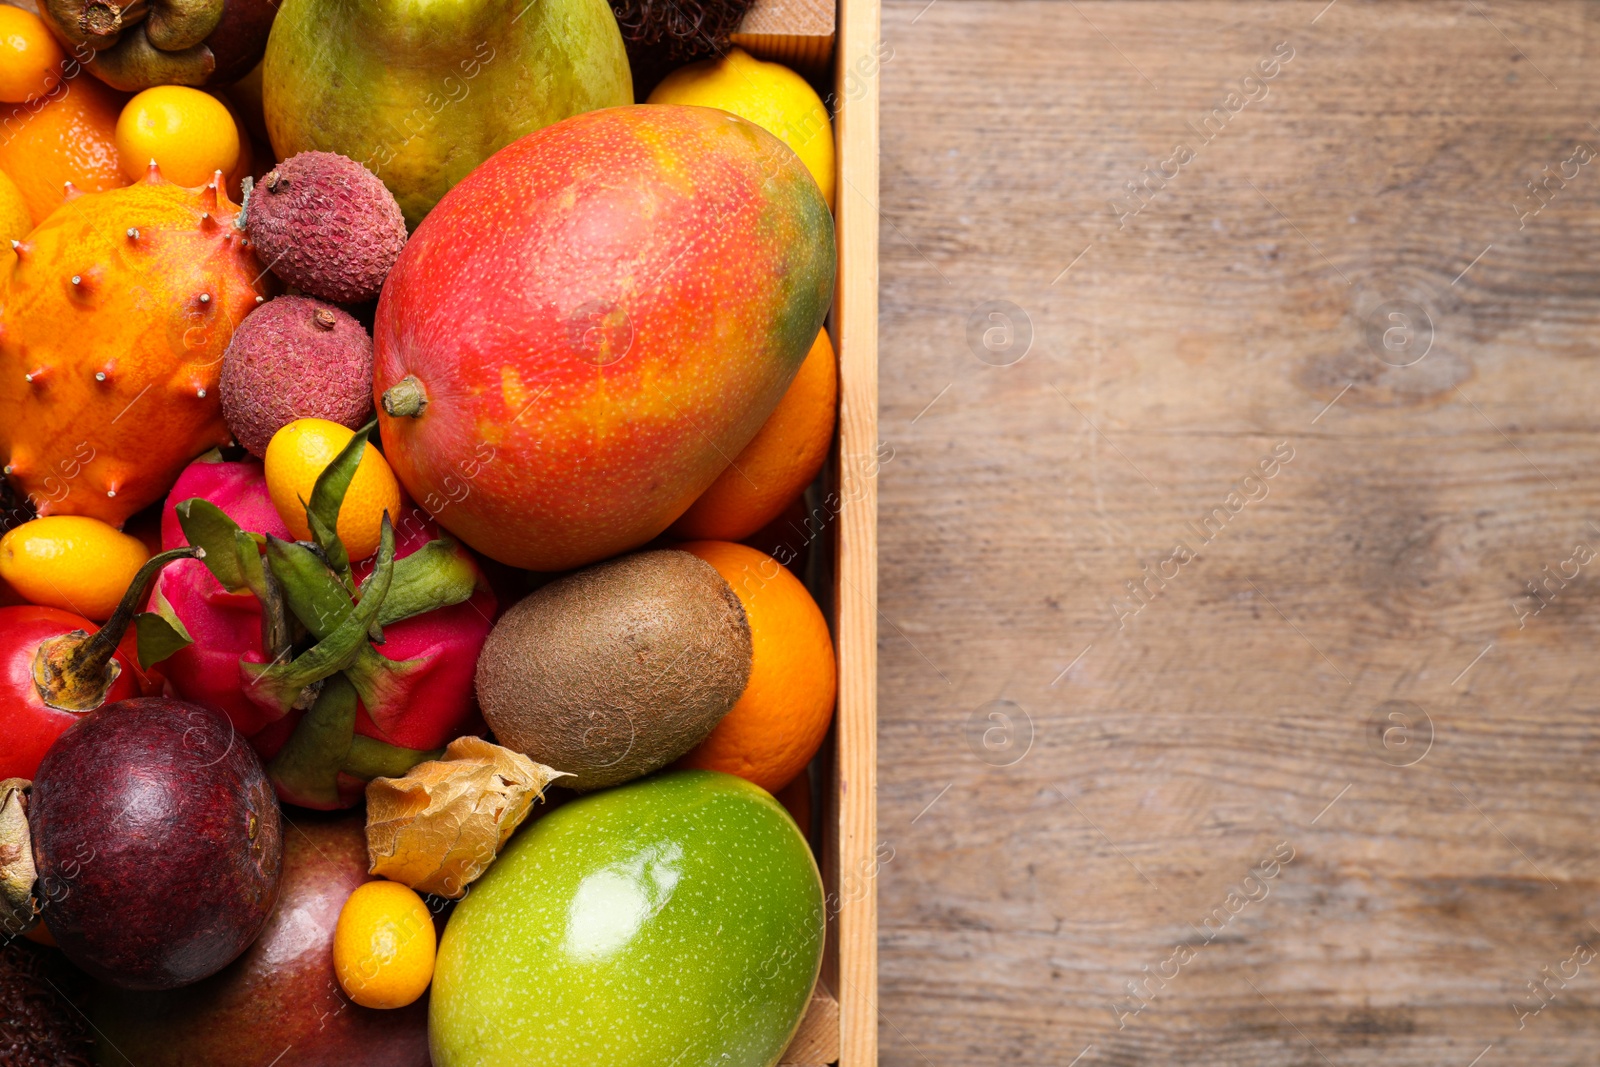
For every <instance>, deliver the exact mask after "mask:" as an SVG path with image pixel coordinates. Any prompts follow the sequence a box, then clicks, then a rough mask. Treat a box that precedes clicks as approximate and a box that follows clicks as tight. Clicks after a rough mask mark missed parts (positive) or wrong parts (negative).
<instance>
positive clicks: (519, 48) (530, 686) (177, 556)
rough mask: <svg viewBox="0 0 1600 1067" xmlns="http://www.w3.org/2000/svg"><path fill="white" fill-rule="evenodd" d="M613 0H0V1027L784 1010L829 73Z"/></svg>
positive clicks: (605, 1047)
mask: <svg viewBox="0 0 1600 1067" xmlns="http://www.w3.org/2000/svg"><path fill="white" fill-rule="evenodd" d="M623 8H624V11H625V13H627V12H632V11H633V9H628V8H626V5H623ZM742 9H743V4H742V3H733V4H725V5H724V6H723V7H722V8H717V9H715V10H713V9H712V8H710V7H709V6H706V5H700V6H695V7H693V8H692V9H691V10H692V11H694V12H700V14H699V15H696V16H695V17H696V18H700V19H701V20H702V21H705V25H706V26H707V27H714V29H715V33H714V34H713V36H716V35H720V34H723V33H725V32H727V31H728V30H729V29H730V28H731V27H733V26H734V25H736V23H737V19H738V16H739V12H740V11H742ZM708 13H709V14H708ZM634 14H637V12H634ZM634 14H629V15H628V17H627V19H626V22H627V25H626V27H625V32H626V42H625V40H624V32H623V31H619V28H618V23H617V18H616V16H615V15H614V14H613V5H611V4H608V3H607V0H542V2H541V3H539V4H536V5H531V6H529V5H526V4H524V3H522V2H521V0H444V8H443V9H440V8H438V7H437V5H435V6H431V7H426V9H424V8H419V7H418V6H417V5H413V4H404V3H398V2H395V0H339V2H334V0H281V3H280V2H279V0H195V2H185V3H181V4H180V3H173V2H172V0H150V2H148V3H146V2H145V0H137V2H129V3H123V2H121V0H41V2H40V4H39V13H38V14H34V13H33V12H31V11H28V10H23V9H22V8H21V7H17V6H11V5H10V4H8V3H5V2H4V0H0V105H3V108H4V109H5V110H6V111H7V114H6V115H5V117H4V118H3V119H0V459H3V466H4V493H3V504H4V513H3V515H0V1065H7V1064H28V1065H31V1064H78V1063H90V1062H96V1063H100V1064H119V1065H120V1064H132V1065H137V1067H202V1065H203V1067H247V1065H258V1064H260V1063H265V1062H267V1061H268V1060H271V1061H272V1062H273V1063H275V1064H278V1065H280V1067H295V1065H309V1067H322V1065H327V1067H332V1065H340V1067H366V1065H371V1067H378V1065H384V1067H389V1065H397V1067H429V1065H433V1067H457V1065H462V1067H465V1065H469V1064H479V1063H494V1064H503V1065H518V1064H530V1065H531V1064H539V1065H541V1067H543V1065H545V1064H552V1063H572V1064H576V1063H584V1064H590V1065H593V1067H651V1065H665V1064H669V1063H677V1062H680V1061H681V1062H694V1063H702V1062H704V1063H710V1062H715V1063H718V1064H726V1065H727V1067H773V1065H775V1064H776V1063H777V1062H778V1061H779V1060H780V1058H781V1057H782V1056H783V1053H784V1051H785V1049H786V1048H787V1047H788V1045H789V1042H790V1041H791V1040H792V1039H793V1037H794V1035H795V1033H796V1031H797V1030H798V1028H799V1027H800V1025H801V1022H802V1017H803V1016H804V1015H805V1013H806V1011H807V1009H808V1005H810V1004H811V1003H812V1001H813V996H814V990H815V987H816V986H817V980H818V975H819V973H820V969H821V960H822V946H823V941H824V934H825V921H826V909H825V907H824V901H823V889H822V882H821V878H820V876H819V873H818V867H817V863H816V861H815V859H814V856H813V851H812V839H813V827H812V825H811V821H812V820H811V810H812V762H813V758H814V757H815V756H816V754H817V752H818V750H819V749H820V748H821V746H822V744H823V740H824V738H825V737H826V735H827V733H828V730H829V726H830V724H831V722H832V719H833V713H834V701H835V692H836V674H835V666H834V649H833V641H832V637H831V635H830V633H829V628H828V622H827V619H826V618H825V616H824V615H823V612H822V610H821V609H820V608H819V606H818V604H817V600H816V599H815V598H814V596H813V593H812V587H810V586H808V585H807V581H806V579H807V577H808V573H811V574H812V576H813V577H814V576H815V572H818V571H819V570H820V568H816V567H812V566H809V565H808V561H809V559H810V554H809V551H808V546H809V544H810V543H811V542H812V541H814V540H816V539H817V537H818V535H819V533H820V532H821V531H820V530H819V529H818V527H817V524H816V519H815V516H816V515H819V514H822V513H823V511H822V510H821V509H815V508H812V507H808V506H807V505H806V503H805V496H806V494H807V493H808V492H812V493H814V492H816V490H815V484H816V481H817V478H818V476H819V473H820V471H821V468H822V465H823V463H824V461H825V459H826V457H827V455H828V454H829V451H830V448H831V444H832V440H833V432H834V426H835V408H836V405H837V399H838V393H837V384H836V382H837V371H838V368H837V363H836V360H835V354H834V350H833V347H832V344H831V342H830V340H829V338H828V334H827V333H826V331H825V329H824V326H825V322H826V319H827V316H828V312H829V308H830V304H831V300H832V294H833V291H834V284H835V280H836V278H835V261H836V256H837V253H836V248H835V241H834V226H833V217H832V205H833V200H834V189H835V186H834V177H835V175H834V157H833V137H832V131H831V127H830V116H829V114H828V111H827V109H826V108H825V107H824V106H823V103H822V101H821V99H820V98H819V97H818V96H817V94H816V92H815V90H814V89H813V88H812V87H811V86H810V85H809V84H808V83H807V82H806V81H805V79H804V78H802V77H800V76H799V75H798V74H796V73H795V72H793V71H790V70H788V69H786V68H784V67H781V66H779V65H777V64H773V63H767V62H763V61H761V60H759V59H756V58H754V57H752V56H750V55H747V54H745V53H744V52H742V51H740V50H738V49H731V50H729V51H727V52H726V54H725V55H722V56H721V57H720V58H713V59H709V60H704V61H702V62H697V63H693V64H691V65H689V66H683V65H682V63H683V61H684V59H685V58H688V57H690V56H692V55H693V54H695V52H694V50H693V49H685V48H684V47H683V41H682V40H679V39H678V38H679V37H681V36H682V35H681V34H678V33H677V31H676V30H674V29H673V28H672V27H671V26H667V25H657V23H659V22H660V19H656V20H655V21H654V22H651V21H650V20H649V19H644V18H642V17H641V18H635V17H634ZM711 14H714V15H716V18H715V19H714V20H710V21H706V20H707V19H709V18H710V15H711ZM711 39H712V37H708V38H707V40H708V41H709V40H711ZM625 45H626V46H625ZM673 67H676V68H677V69H675V70H672V72H671V73H670V75H668V76H667V77H666V78H665V79H661V80H660V84H659V85H655V83H656V81H657V80H658V77H659V75H660V74H662V73H663V72H665V71H666V70H669V69H671V68H673ZM646 71H648V72H649V73H648V76H647V77H646V76H645V74H644V72H646ZM646 82H647V83H648V84H646ZM652 85H654V86H655V87H654V89H653V91H652V92H651V93H650V95H649V100H648V102H647V103H643V104H638V103H635V102H634V91H635V88H636V86H639V87H643V88H648V87H649V86H652ZM814 503H815V499H814V498H813V504H814ZM469 890H470V891H471V892H470V893H469ZM457 902H459V904H458V903H457ZM824 1000H825V998H824ZM280 1050H282V1051H280ZM274 1056H277V1059H273V1057H274Z"/></svg>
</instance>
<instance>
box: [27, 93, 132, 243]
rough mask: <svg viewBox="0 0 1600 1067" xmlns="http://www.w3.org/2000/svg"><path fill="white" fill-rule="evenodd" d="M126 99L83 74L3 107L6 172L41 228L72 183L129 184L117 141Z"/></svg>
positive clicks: (91, 186)
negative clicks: (51, 88)
mask: <svg viewBox="0 0 1600 1067" xmlns="http://www.w3.org/2000/svg"><path fill="white" fill-rule="evenodd" d="M126 99H127V97H126V96H124V95H123V94H122V93H119V92H117V91H115V90H114V89H111V88H109V87H107V86H105V85H103V84H101V83H100V82H99V81H97V80H96V79H94V78H92V77H90V76H89V75H88V74H84V73H80V74H79V75H78V76H77V77H76V78H72V79H70V80H68V81H64V82H61V83H60V84H58V85H57V86H56V87H55V88H54V89H53V90H51V91H50V92H49V93H46V94H45V95H44V96H43V97H39V98H36V99H34V100H32V101H30V102H29V103H26V104H6V105H0V170H4V171H5V172H6V173H7V174H9V175H10V176H11V180H12V181H14V182H16V183H17V188H19V189H21V190H22V196H23V199H25V200H26V201H27V202H28V210H29V211H30V212H32V213H33V224H34V225H35V226H37V225H38V224H39V223H41V222H43V221H44V219H45V216H46V215H48V214H50V212H52V211H54V210H55V209H56V208H58V207H60V206H61V201H62V200H63V199H64V198H65V195H66V190H65V183H67V182H71V183H72V184H73V185H75V186H77V187H78V188H79V189H80V190H82V191H83V192H86V193H98V192H103V191H105V190H106V189H115V188H117V187H118V186H122V185H126V184H128V180H127V179H126V178H124V177H123V175H122V168H121V167H120V166H118V165H117V138H116V132H117V116H118V115H119V114H121V112H122V102H123V101H124V100H126Z"/></svg>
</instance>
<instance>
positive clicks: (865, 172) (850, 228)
mask: <svg viewBox="0 0 1600 1067" xmlns="http://www.w3.org/2000/svg"><path fill="white" fill-rule="evenodd" d="M879 40H880V37H879V10H878V0H841V3H840V6H839V40H838V51H837V54H836V56H835V58H834V69H835V91H834V93H833V94H832V101H831V103H832V106H833V108H834V137H835V141H836V147H837V151H836V155H837V158H838V160H839V164H838V165H839V183H838V192H837V196H836V200H835V205H836V206H835V221H836V226H837V235H838V241H839V280H838V285H837V288H836V291H835V295H834V305H833V314H832V322H831V329H832V333H833V342H834V347H835V350H836V351H837V352H838V355H839V439H838V448H837V449H836V456H835V460H836V462H835V463H834V464H833V465H832V471H831V474H832V479H831V481H832V485H833V486H834V493H833V494H832V496H831V497H830V498H829V499H831V500H832V501H834V503H833V504H832V505H831V506H829V508H828V509H827V510H828V514H830V515H836V516H837V519H836V521H834V522H833V526H834V528H835V529H834V559H833V575H834V588H833V605H832V608H833V619H834V639H835V643H836V645H837V652H838V657H839V703H838V708H837V711H836V713H835V714H836V717H835V728H834V737H835V740H836V744H837V748H836V750H835V759H834V762H833V774H832V776H831V778H832V785H833V788H832V789H831V790H829V791H828V792H829V794H830V796H831V798H832V799H833V801H834V804H835V805H836V807H834V808H833V809H832V814H833V816H834V817H833V818H832V819H830V820H829V822H828V826H827V830H828V833H827V834H826V839H827V840H826V842H825V851H826V852H827V854H828V855H827V863H826V866H828V867H830V868H831V869H830V870H829V871H828V872H827V873H828V874H829V875H830V879H829V883H828V884H829V886H830V911H831V912H832V913H833V914H834V915H835V921H834V922H833V923H831V924H830V927H831V929H830V947H831V948H832V949H833V952H832V962H833V964H834V966H833V967H832V968H830V969H829V971H830V973H829V984H830V986H831V988H832V989H833V991H834V993H835V995H836V996H837V997H838V999H839V1043H840V1049H839V1064H840V1067H876V1064H877V1062H878V912H877V893H876V888H877V887H876V879H875V877H874V876H875V875H876V872H877V867H876V862H877V855H878V852H877V842H878V835H877V782H876V773H877V736H878V734H877V730H878V719H877V698H878V679H877V626H878V608H877V605H878V574H877V565H878V545H877V529H878V497H877V492H878V482H877V475H878V465H879V460H878V226H879V220H878V208H877V204H878V80H877V78H876V77H875V76H874V77H872V78H866V79H863V78H862V77H861V76H860V72H861V71H863V70H867V69H869V68H870V69H871V70H872V71H873V72H874V74H876V72H877V70H878V66H877V63H878V59H877V56H878V45H879Z"/></svg>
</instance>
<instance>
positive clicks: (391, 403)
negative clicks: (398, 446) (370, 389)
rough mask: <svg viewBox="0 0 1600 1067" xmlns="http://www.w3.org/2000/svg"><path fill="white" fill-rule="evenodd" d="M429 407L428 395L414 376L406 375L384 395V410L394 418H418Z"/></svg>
mask: <svg viewBox="0 0 1600 1067" xmlns="http://www.w3.org/2000/svg"><path fill="white" fill-rule="evenodd" d="M427 407H428V394H427V393H425V392H423V391H422V383H421V382H419V381H417V379H416V377H415V376H413V375H410V374H408V375H406V376H405V377H404V378H401V379H400V380H399V381H398V382H395V383H394V384H393V385H391V386H390V387H389V388H388V389H386V390H384V393H383V410H384V411H387V412H388V413H389V414H390V415H391V416H393V417H394V418H400V417H402V416H406V415H409V416H410V417H412V418H413V419H415V418H418V417H420V416H421V415H422V413H423V412H424V411H425V410H427Z"/></svg>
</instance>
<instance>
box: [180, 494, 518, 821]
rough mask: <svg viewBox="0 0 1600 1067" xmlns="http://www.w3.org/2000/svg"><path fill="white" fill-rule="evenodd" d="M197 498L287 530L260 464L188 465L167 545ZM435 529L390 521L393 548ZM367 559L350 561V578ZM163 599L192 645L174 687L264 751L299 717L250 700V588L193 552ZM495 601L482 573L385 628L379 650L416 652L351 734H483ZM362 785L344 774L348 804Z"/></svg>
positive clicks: (438, 742)
mask: <svg viewBox="0 0 1600 1067" xmlns="http://www.w3.org/2000/svg"><path fill="white" fill-rule="evenodd" d="M196 496H198V497H201V498H203V499H206V500H209V501H210V502H211V503H213V504H215V505H217V507H219V508H221V509H222V510H223V511H224V512H225V513H227V515H228V516H229V517H230V518H232V519H233V520H234V521H235V522H237V523H238V524H239V525H240V526H241V527H243V528H244V529H247V530H253V531H256V532H260V533H272V534H274V535H276V536H278V537H283V538H289V537H291V536H292V535H291V534H290V533H289V532H288V530H287V529H286V528H285V527H284V526H283V522H282V520H281V519H279V518H278V513H277V511H276V510H275V509H274V508H273V506H272V500H271V498H270V497H269V496H268V494H267V488H266V478H265V476H264V475H263V473H262V468H261V465H260V464H259V463H194V464H191V465H190V466H189V468H188V470H186V471H185V472H184V473H183V475H182V476H181V477H180V478H179V479H178V483H177V485H176V486H175V487H174V488H173V491H172V493H171V495H170V496H169V497H168V498H167V503H166V510H165V511H164V513H163V515H162V523H161V543H162V546H163V547H164V548H166V547H172V548H176V547H178V546H180V545H184V544H187V543H188V542H187V541H186V540H185V538H184V536H183V529H182V527H181V526H179V524H178V520H177V513H176V511H175V509H176V507H177V505H178V504H179V503H180V502H181V501H184V500H188V499H189V498H191V497H196ZM438 536H439V530H438V528H437V527H436V526H435V525H434V524H433V523H431V522H428V521H426V519H419V518H416V517H415V516H411V517H409V518H407V517H402V519H401V521H399V523H398V524H397V529H396V540H395V556H396V558H399V559H403V558H405V557H406V556H409V555H410V554H411V553H412V552H415V551H416V550H417V549H419V548H421V547H422V546H423V545H425V544H427V543H428V542H429V541H431V540H434V539H436V538H437V537H438ZM369 569H370V561H369V562H368V563H363V564H357V566H356V568H355V571H356V577H357V579H358V580H359V579H361V578H364V577H366V574H367V572H368V571H369ZM157 596H159V597H161V598H162V599H163V600H164V601H165V602H166V604H167V605H169V606H170V608H171V610H172V611H173V612H174V613H175V614H176V615H177V616H178V618H179V619H180V620H181V621H182V622H183V624H184V626H185V628H186V629H188V631H189V634H190V636H191V637H193V638H194V644H192V645H189V646H188V647H186V648H184V649H181V650H180V651H178V652H176V653H174V654H173V655H172V656H171V657H170V658H169V659H167V660H165V661H164V662H163V664H162V668H163V670H164V671H165V673H166V675H167V678H168V680H169V682H170V684H171V686H172V688H173V689H174V691H176V692H177V693H179V694H180V695H182V696H184V697H185V698H186V699H189V700H194V701H198V702H200V703H204V704H209V705H211V706H213V707H216V708H218V709H219V710H221V711H223V712H224V713H225V714H227V715H228V717H229V718H230V719H232V720H233V723H234V725H235V726H236V727H237V728H238V730H239V732H240V733H242V734H244V735H245V736H247V737H249V738H250V741H251V743H252V744H253V745H254V746H255V747H256V750H257V751H258V752H259V753H260V754H261V756H262V758H263V759H267V760H270V759H271V758H272V757H273V756H274V755H276V754H277V751H278V749H280V748H281V747H283V744H284V742H285V741H287V740H288V739H289V736H290V734H292V733H293V731H294V727H295V724H296V723H298V722H299V718H300V716H299V713H297V712H291V713H290V714H289V715H286V716H283V717H282V718H278V719H274V718H273V714H274V713H273V712H272V711H271V710H270V709H269V708H267V707H265V706H263V705H261V704H257V703H256V702H255V701H253V700H251V699H250V693H251V690H250V687H249V685H248V683H247V681H246V680H245V678H244V676H243V671H242V669H241V666H240V664H241V661H242V662H245V663H262V662H265V661H266V659H267V657H266V656H264V655H263V654H262V652H261V607H260V604H259V603H257V601H256V599H255V597H254V596H251V595H250V594H249V593H229V592H228V591H227V590H226V589H224V588H223V587H222V584H221V583H220V582H218V581H217V580H216V578H215V577H213V576H212V574H211V572H210V571H208V570H206V568H205V565H204V564H203V563H201V562H199V561H198V560H178V561H177V562H176V563H173V564H169V565H168V566H167V568H166V569H165V570H164V571H163V572H162V574H161V577H160V579H158V581H157V583H156V587H155V593H154V594H152V601H154V599H155V597H157ZM496 610H497V603H496V599H495V595H494V593H493V592H492V591H491V590H490V588H489V585H488V582H487V581H486V580H480V582H479V584H478V588H477V591H476V592H475V593H474V594H473V596H472V597H471V599H469V600H467V601H466V602H464V603H461V604H456V605H454V606H452V607H448V608H442V609H440V610H438V611H433V612H429V613H428V614H426V615H419V616H416V617H414V618H410V619H405V620H403V621H401V622H397V623H394V624H393V625H391V626H387V627H385V628H384V632H383V634H384V643H383V644H381V645H378V646H376V648H377V651H378V654H379V655H381V656H384V657H386V658H388V659H391V660H395V661H401V660H419V661H420V662H419V663H417V664H416V665H415V666H414V667H413V668H412V669H411V670H410V671H409V673H407V674H406V675H405V676H404V677H403V679H402V680H401V684H400V685H399V686H398V692H397V696H396V699H395V701H394V702H393V703H392V704H390V705H388V706H385V707H382V708H367V707H365V706H364V705H363V706H361V707H359V708H358V710H357V715H356V732H357V733H359V734H362V735H364V736H366V737H371V738H374V739H376V740H379V741H384V742H387V743H388V744H392V745H398V746H400V747H401V748H413V749H433V748H441V747H443V746H444V745H445V744H447V743H449V742H450V741H452V740H454V739H455V738H457V737H460V736H461V735H463V734H467V733H482V732H483V730H484V726H483V721H482V718H481V717H480V716H479V714H478V705H477V698H476V695H475V693H474V691H473V672H474V670H475V668H476V665H477V661H478V652H479V650H480V649H481V648H482V647H483V642H484V640H485V639H486V638H487V637H488V635H489V630H490V628H491V626H492V625H493V623H494V618H495V614H496ZM364 784H365V783H361V782H359V781H357V780H356V779H351V780H350V782H349V783H348V785H349V787H350V788H349V790H348V792H349V794H350V795H349V796H347V797H346V798H345V799H346V801H347V803H355V802H356V801H358V800H359V799H360V796H361V790H362V789H363V788H364Z"/></svg>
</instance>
